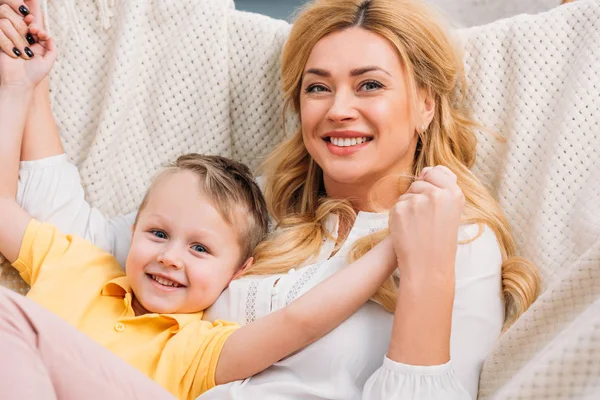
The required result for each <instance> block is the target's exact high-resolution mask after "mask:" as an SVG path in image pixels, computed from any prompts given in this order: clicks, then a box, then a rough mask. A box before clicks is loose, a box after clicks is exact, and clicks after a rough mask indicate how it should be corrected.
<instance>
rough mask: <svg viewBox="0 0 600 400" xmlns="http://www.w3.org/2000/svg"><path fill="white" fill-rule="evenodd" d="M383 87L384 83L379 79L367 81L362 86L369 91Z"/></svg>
mask: <svg viewBox="0 0 600 400" xmlns="http://www.w3.org/2000/svg"><path fill="white" fill-rule="evenodd" d="M382 87H383V85H382V84H381V83H379V82H377V81H367V82H364V83H363V84H362V85H361V86H360V88H361V89H364V90H365V91H367V92H370V91H373V90H377V89H381V88H382Z"/></svg>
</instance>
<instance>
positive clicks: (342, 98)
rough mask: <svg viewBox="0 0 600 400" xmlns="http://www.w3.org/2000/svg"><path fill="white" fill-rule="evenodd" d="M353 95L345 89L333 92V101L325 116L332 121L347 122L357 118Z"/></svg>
mask: <svg viewBox="0 0 600 400" xmlns="http://www.w3.org/2000/svg"><path fill="white" fill-rule="evenodd" d="M355 106H356V104H355V96H354V95H353V94H352V93H350V92H349V91H347V90H340V91H338V92H336V93H335V96H334V98H333V103H332V104H331V107H329V110H328V111H327V118H328V119H329V120H330V121H332V122H338V123H339V122H348V121H353V120H355V119H356V118H358V111H357V110H356V107H355Z"/></svg>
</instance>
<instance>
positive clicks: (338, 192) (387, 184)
mask: <svg viewBox="0 0 600 400" xmlns="http://www.w3.org/2000/svg"><path fill="white" fill-rule="evenodd" d="M398 182H399V181H398V178H397V177H393V178H392V177H390V178H386V179H379V180H377V181H375V182H360V183H340V182H335V181H334V180H332V179H328V178H327V177H324V179H323V183H324V185H325V191H326V192H327V195H328V196H329V197H331V198H334V199H346V200H348V201H349V202H350V204H351V205H352V207H353V208H354V211H356V212H359V211H371V212H372V211H382V210H388V209H390V208H392V207H393V205H394V204H396V202H397V201H398V197H399V196H400V195H401V194H402V193H404V192H406V191H407V190H408V187H409V186H410V183H411V181H409V180H407V181H406V183H404V182H402V183H401V184H399V183H398Z"/></svg>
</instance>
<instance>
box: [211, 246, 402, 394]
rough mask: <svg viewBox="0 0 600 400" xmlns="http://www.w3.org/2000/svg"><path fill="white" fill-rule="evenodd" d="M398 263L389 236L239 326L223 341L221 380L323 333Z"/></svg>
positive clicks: (246, 373)
mask: <svg viewBox="0 0 600 400" xmlns="http://www.w3.org/2000/svg"><path fill="white" fill-rule="evenodd" d="M395 268H396V255H395V253H394V250H393V246H392V243H391V240H390V239H389V238H386V239H384V240H383V241H382V242H381V243H379V244H378V245H377V246H375V247H374V248H373V249H371V251H369V252H368V253H367V254H365V255H364V256H363V257H361V258H360V259H358V260H356V261H355V262H353V263H352V264H350V265H348V266H347V267H345V268H342V269H341V270H340V271H338V272H336V273H335V274H334V275H332V276H330V277H329V278H327V279H326V280H325V281H323V282H322V283H320V284H319V285H317V286H316V287H314V288H313V289H311V290H310V291H308V292H307V293H305V294H304V295H302V296H301V297H299V298H298V299H297V300H295V301H294V302H293V303H291V304H290V305H289V306H287V307H285V308H282V309H280V310H278V311H275V312H273V313H271V314H269V315H267V316H265V317H263V318H260V319H258V320H256V321H254V322H252V323H250V324H248V325H246V326H244V327H242V328H240V329H238V330H237V331H235V332H234V333H233V334H232V335H231V336H230V337H229V338H228V339H227V341H226V342H225V345H224V346H223V349H222V351H221V355H220V356H219V361H218V364H217V369H216V373H215V382H216V384H217V385H219V384H223V383H227V382H231V381H235V380H239V379H245V378H248V377H250V376H252V375H254V374H257V373H258V372H260V371H262V370H264V369H266V368H268V367H269V366H271V365H273V364H274V363H276V362H277V361H279V360H281V359H283V358H284V357H287V356H288V355H290V354H291V353H293V352H295V351H297V350H299V349H301V348H303V347H304V346H307V345H309V344H310V343H312V342H314V341H316V340H317V339H319V338H321V337H323V336H324V335H325V334H327V333H328V332H330V331H331V330H332V329H334V328H335V327H337V326H338V325H339V324H341V323H342V322H343V321H344V320H346V319H347V318H348V317H350V316H351V315H352V314H353V313H354V312H356V311H357V310H358V309H359V308H360V307H361V306H362V305H364V304H365V303H366V302H367V301H368V300H369V298H370V297H371V296H373V294H375V292H376V291H377V289H378V288H379V287H380V286H381V284H382V283H383V282H384V281H385V280H386V279H387V278H389V276H390V275H391V274H392V272H393V271H394V269H395Z"/></svg>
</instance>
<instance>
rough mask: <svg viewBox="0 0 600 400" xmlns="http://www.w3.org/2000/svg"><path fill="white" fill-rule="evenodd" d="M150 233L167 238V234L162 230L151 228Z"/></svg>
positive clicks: (160, 237)
mask: <svg viewBox="0 0 600 400" xmlns="http://www.w3.org/2000/svg"><path fill="white" fill-rule="evenodd" d="M150 233H152V234H153V235H154V236H156V237H157V238H159V239H166V238H167V234H166V233H164V232H163V231H157V230H152V231H150Z"/></svg>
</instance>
